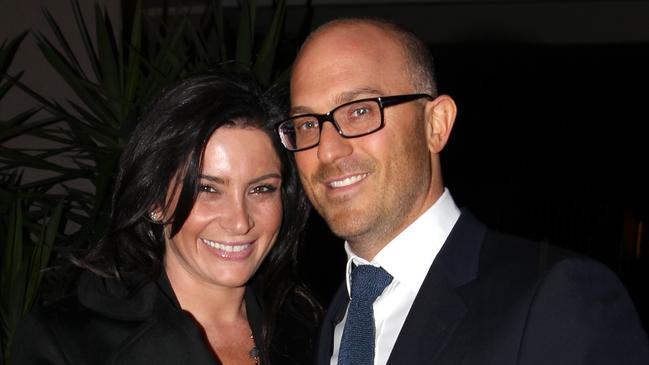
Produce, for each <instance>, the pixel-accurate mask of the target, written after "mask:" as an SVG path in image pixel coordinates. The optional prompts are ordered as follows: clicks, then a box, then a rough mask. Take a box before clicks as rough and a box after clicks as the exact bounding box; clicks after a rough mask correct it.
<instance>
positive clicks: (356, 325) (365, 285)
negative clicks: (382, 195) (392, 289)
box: [338, 265, 392, 365]
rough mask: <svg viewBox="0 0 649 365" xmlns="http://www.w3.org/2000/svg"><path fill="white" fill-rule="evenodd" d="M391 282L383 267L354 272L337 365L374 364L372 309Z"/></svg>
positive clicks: (366, 266) (369, 266) (367, 266)
mask: <svg viewBox="0 0 649 365" xmlns="http://www.w3.org/2000/svg"><path fill="white" fill-rule="evenodd" d="M391 281H392V276H390V274H388V273H387V272H386V271H385V270H383V269H382V268H380V267H376V266H372V265H359V266H357V267H356V268H355V269H354V270H353V271H352V280H351V282H352V290H351V300H350V302H349V308H348V309H347V321H346V322H345V328H344V329H343V337H342V339H341V340H340V350H339V352H338V365H372V364H374V327H375V326H374V308H373V307H372V305H373V304H374V301H375V300H376V298H377V297H378V296H379V295H381V293H382V292H383V290H384V289H385V287H386V286H388V285H389V284H390V282H391Z"/></svg>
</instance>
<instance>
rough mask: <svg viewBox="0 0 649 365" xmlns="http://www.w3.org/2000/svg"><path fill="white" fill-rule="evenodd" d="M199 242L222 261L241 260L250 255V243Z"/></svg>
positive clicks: (202, 239)
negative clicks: (222, 259)
mask: <svg viewBox="0 0 649 365" xmlns="http://www.w3.org/2000/svg"><path fill="white" fill-rule="evenodd" d="M201 241H202V242H203V243H204V244H205V245H207V246H208V247H210V248H212V249H213V250H211V251H212V252H214V253H216V254H217V255H218V256H220V257H222V258H224V259H243V258H246V257H248V256H249V255H250V253H251V252H252V245H253V244H254V241H252V242H236V243H223V242H218V241H212V240H208V239H206V238H201Z"/></svg>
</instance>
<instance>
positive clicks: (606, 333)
mask: <svg viewBox="0 0 649 365" xmlns="http://www.w3.org/2000/svg"><path fill="white" fill-rule="evenodd" d="M347 302H348V296H347V292H346V289H345V287H344V284H343V286H342V287H341V288H340V289H339V291H338V293H337V294H336V295H335V297H334V299H333V301H332V303H331V305H330V307H329V310H328V313H327V315H326V317H325V320H324V322H323V326H322V328H321V331H320V339H319V344H318V349H317V363H318V364H321V365H324V364H329V359H330V357H331V351H332V348H333V347H332V346H333V344H332V336H333V329H334V327H335V325H336V323H338V322H340V320H342V317H343V316H344V313H345V310H346V306H347ZM388 364H454V365H458V364H498V365H508V364H525V365H528V364H552V365H557V364H589V365H592V364H645V365H646V364H649V342H648V340H647V337H646V334H645V332H644V330H643V329H642V326H641V325H640V322H639V319H638V316H637V313H636V311H635V308H634V306H633V303H632V302H631V301H630V299H629V297H628V295H627V293H626V291H625V289H624V288H623V286H622V285H621V284H620V282H619V281H618V279H617V278H616V276H615V275H614V274H613V273H612V272H610V271H609V270H608V269H607V268H605V267H604V266H603V265H601V264H598V263H596V262H594V261H591V260H589V259H586V258H583V257H579V256H576V255H574V254H570V253H568V252H566V251H563V250H560V249H557V248H554V247H551V246H548V245H546V244H543V243H537V242H531V241H527V240H523V239H520V238H516V237H512V236H507V235H503V234H499V233H497V232H494V231H492V230H489V229H488V228H486V227H485V226H484V225H483V224H482V223H480V222H479V221H478V220H476V219H475V218H474V217H473V216H472V215H471V214H470V213H468V212H466V211H463V212H462V214H461V216H460V219H459V220H458V222H457V223H456V224H455V226H454V227H453V230H452V232H451V234H450V235H449V237H448V239H447V241H446V242H445V243H444V246H443V248H442V249H441V251H440V252H439V254H438V255H437V257H436V258H435V260H434V262H433V264H432V265H431V268H430V270H429V271H428V274H427V276H426V279H425V280H424V282H423V284H422V287H421V289H420V290H419V293H418V294H417V297H416V299H415V302H414V303H413V305H412V308H411V309H410V312H409V313H408V316H407V318H406V321H405V323H404V326H403V327H402V329H401V332H400V334H399V337H398V338H397V341H396V343H395V345H394V348H393V350H392V353H391V355H390V358H389V360H388Z"/></svg>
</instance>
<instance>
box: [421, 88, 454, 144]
mask: <svg viewBox="0 0 649 365" xmlns="http://www.w3.org/2000/svg"><path fill="white" fill-rule="evenodd" d="M456 115H457V106H456V105H455V102H454V101H453V99H452V98H451V97H450V96H448V95H440V96H438V97H437V98H435V99H434V100H432V101H429V102H428V103H426V109H425V118H426V139H427V141H428V150H430V152H431V153H434V154H439V153H440V152H441V151H442V149H444V146H446V142H448V138H449V136H450V135H451V129H453V123H454V122H455V116H456Z"/></svg>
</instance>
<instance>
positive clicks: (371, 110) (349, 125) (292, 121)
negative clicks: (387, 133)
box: [275, 94, 434, 151]
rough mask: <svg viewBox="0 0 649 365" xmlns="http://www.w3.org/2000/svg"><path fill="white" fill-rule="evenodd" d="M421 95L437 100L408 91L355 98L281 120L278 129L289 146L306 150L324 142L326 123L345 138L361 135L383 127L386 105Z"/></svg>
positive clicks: (290, 149) (429, 97)
mask: <svg viewBox="0 0 649 365" xmlns="http://www.w3.org/2000/svg"><path fill="white" fill-rule="evenodd" d="M421 98H428V99H431V100H432V99H434V98H433V97H432V96H431V95H428V94H406V95H393V96H379V97H376V98H368V99H361V100H354V101H350V102H349V103H345V104H343V105H339V106H337V107H335V108H334V109H333V110H331V111H330V112H329V113H327V114H302V115H296V116H294V117H291V118H288V119H286V120H283V121H281V122H279V123H277V124H276V125H275V129H276V130H277V133H279V137H280V138H281V140H282V144H283V145H284V147H286V149H288V150H289V151H302V150H305V149H307V148H311V147H314V146H317V145H318V143H320V131H321V130H322V126H323V124H324V122H331V124H333V126H334V127H335V128H336V130H337V131H338V134H340V135H341V136H343V137H345V138H355V137H361V136H365V135H368V134H370V133H374V132H376V131H378V130H379V129H381V128H383V125H384V120H383V109H384V108H387V107H389V106H392V105H398V104H402V103H407V102H409V101H413V100H417V99H421Z"/></svg>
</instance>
